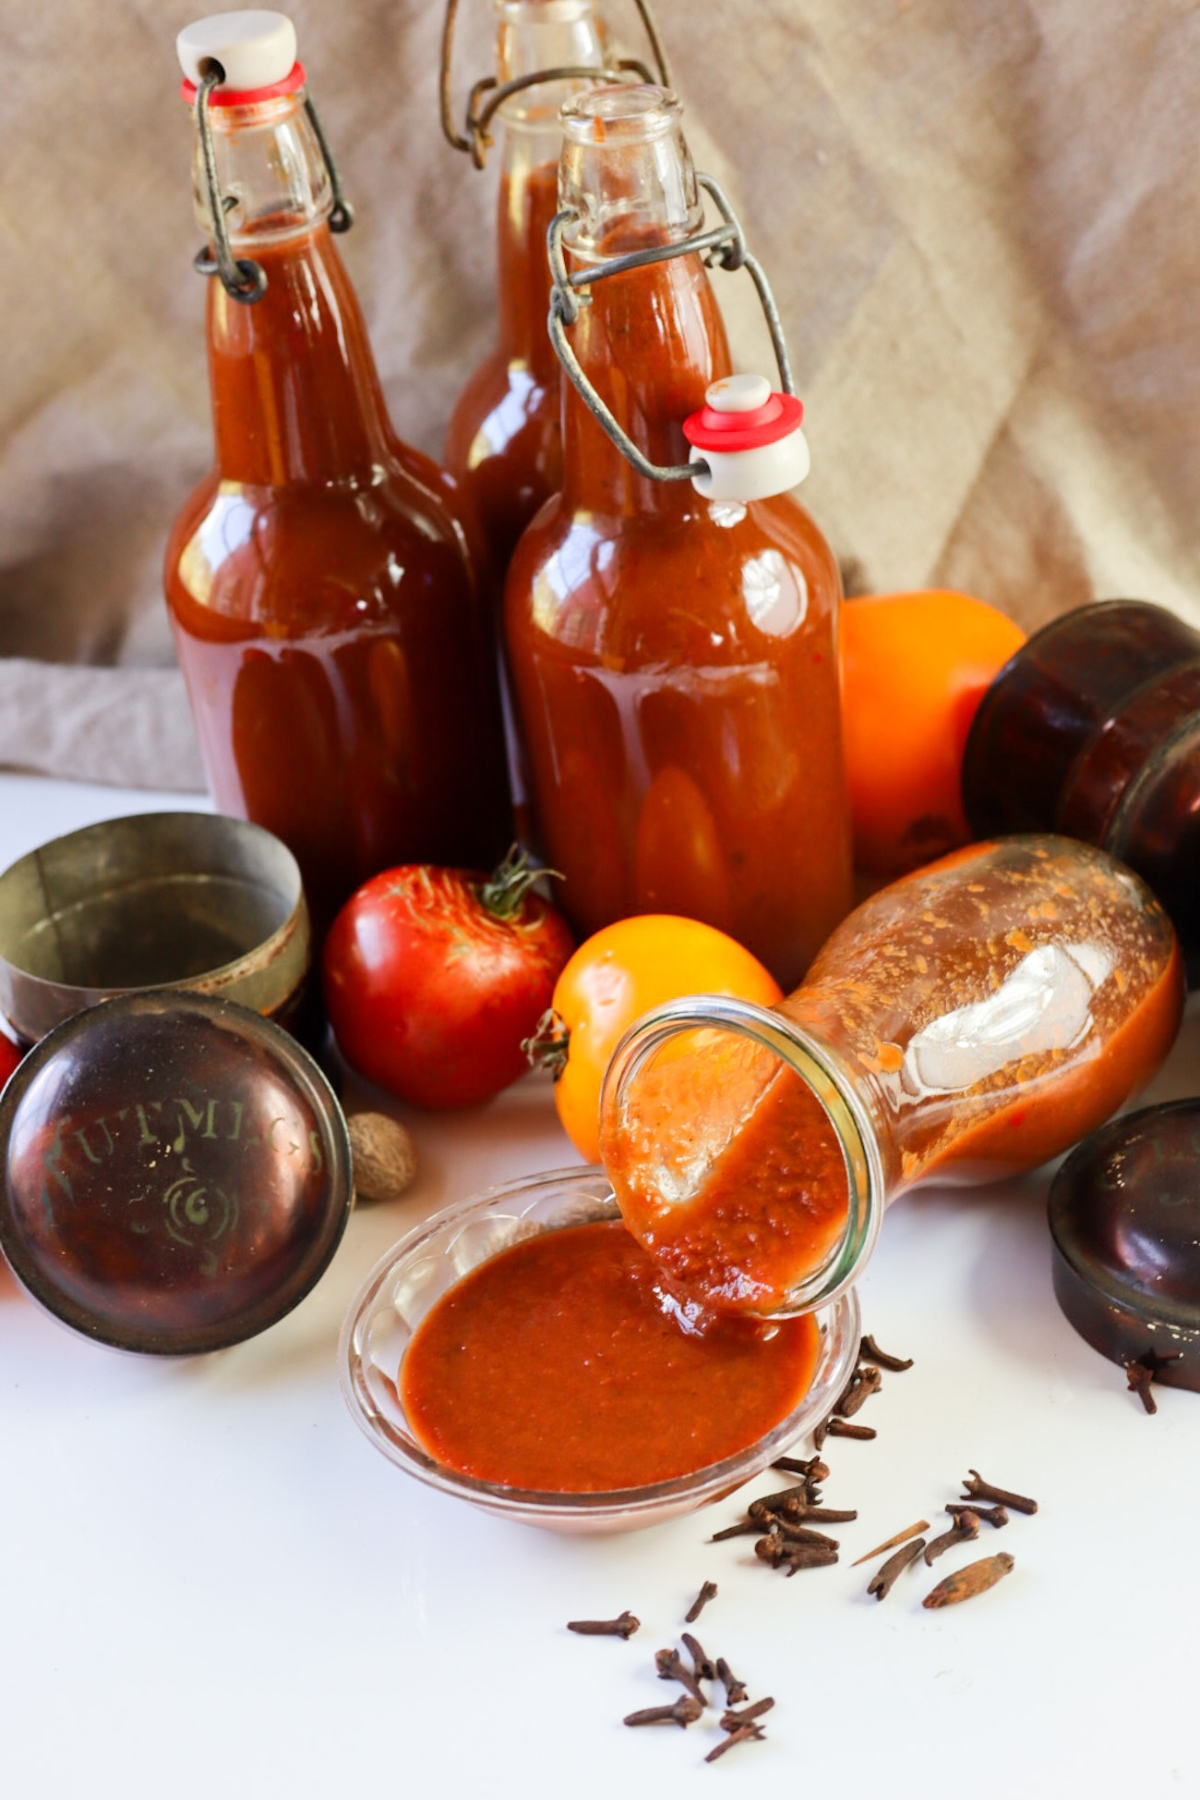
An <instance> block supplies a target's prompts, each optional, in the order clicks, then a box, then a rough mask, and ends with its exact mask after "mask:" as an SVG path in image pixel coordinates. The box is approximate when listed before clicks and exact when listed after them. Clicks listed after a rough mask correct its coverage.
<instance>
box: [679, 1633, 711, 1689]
mask: <svg viewBox="0 0 1200 1800" xmlns="http://www.w3.org/2000/svg"><path fill="white" fill-rule="evenodd" d="M679 1635H680V1637H681V1638H682V1639H683V1643H684V1646H685V1648H686V1650H687V1653H688V1655H689V1656H690V1657H691V1659H692V1671H693V1673H694V1675H695V1677H696V1680H697V1681H712V1680H714V1679H715V1677H716V1673H717V1671H716V1669H715V1668H714V1667H713V1664H712V1663H711V1662H710V1661H709V1659H708V1657H707V1656H706V1655H705V1654H704V1647H703V1645H702V1644H701V1642H700V1640H699V1638H694V1637H693V1636H692V1634H691V1632H690V1631H682V1632H680V1634H679Z"/></svg>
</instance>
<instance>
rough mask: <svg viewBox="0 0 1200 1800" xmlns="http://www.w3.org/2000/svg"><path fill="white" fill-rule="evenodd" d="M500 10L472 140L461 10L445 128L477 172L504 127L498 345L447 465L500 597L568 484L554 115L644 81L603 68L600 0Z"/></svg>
mask: <svg viewBox="0 0 1200 1800" xmlns="http://www.w3.org/2000/svg"><path fill="white" fill-rule="evenodd" d="M493 4H494V7H495V12H496V18H497V38H496V60H495V75H494V77H491V78H489V79H487V80H485V81H483V82H480V83H479V84H477V86H476V88H475V89H474V91H473V94H472V101H471V106H470V109H469V111H468V116H467V121H466V132H465V134H464V133H460V132H459V131H458V129H457V127H456V126H455V125H454V122H453V120H452V119H451V117H450V116H449V112H448V105H449V98H448V97H449V81H450V69H449V60H450V51H451V44H452V35H453V24H454V15H455V12H456V0H451V5H450V12H449V14H448V18H447V38H446V42H445V45H444V63H445V66H444V68H443V117H442V125H443V130H444V131H445V133H446V136H447V137H448V138H449V140H450V142H451V143H452V144H453V145H454V146H455V148H456V149H461V150H469V151H470V152H471V155H472V158H473V160H474V162H475V163H476V165H477V166H478V167H482V165H483V162H484V160H485V157H486V153H487V150H488V148H489V147H490V145H491V143H492V135H493V132H494V130H495V125H497V124H498V125H499V127H500V131H499V137H500V186H499V194H498V204H497V209H496V265H497V267H496V273H497V312H498V320H497V322H498V327H499V330H498V337H497V342H496V345H495V348H494V349H493V350H492V351H491V353H490V354H489V355H488V356H487V357H486V359H485V360H484V361H483V362H482V363H481V364H480V366H479V367H478V368H477V369H476V370H475V372H474V374H473V375H472V376H471V378H470V380H469V381H468V383H467V385H466V387H465V388H464V389H463V392H462V394H461V395H460V397H459V400H458V403H457V405H456V406H455V408H454V412H453V414H452V416H451V420H450V428H449V432H448V435H447V438H446V466H447V467H448V468H449V470H450V472H451V474H452V475H453V476H454V478H455V480H456V481H457V482H458V483H459V485H460V487H461V488H462V490H463V492H464V493H465V494H466V495H467V497H468V499H469V501H470V503H471V505H472V507H473V509H474V512H475V516H476V519H477V520H478V522H479V525H480V527H481V529H482V532H483V536H484V538H485V540H486V543H487V548H488V551H489V554H490V559H491V564H492V568H493V570H494V573H495V577H496V583H497V589H498V591H500V590H502V588H503V582H504V572H505V570H506V568H507V567H508V561H509V558H510V556H511V555H512V552H513V549H514V547H515V545H516V542H517V539H518V538H519V537H520V535H521V533H522V531H524V529H525V527H526V525H527V524H528V523H529V521H530V519H531V518H532V517H533V515H534V514H535V513H536V512H537V510H538V508H539V507H540V506H541V505H542V504H543V503H544V502H545V501H546V500H548V499H549V498H550V496H551V494H554V493H557V491H558V489H559V486H560V485H561V480H562V431H561V423H560V414H561V402H560V398H559V386H560V370H559V365H558V359H557V357H556V356H555V354H554V351H553V349H552V347H551V344H550V340H549V338H548V337H547V335H546V315H547V313H548V312H549V309H550V270H549V266H548V264H547V261H546V233H547V231H548V229H549V226H550V221H551V220H552V219H553V217H554V215H555V213H556V212H557V211H558V162H559V154H560V152H561V149H562V127H561V125H560V124H559V118H558V113H559V108H560V106H561V105H562V104H563V102H564V101H565V100H567V99H569V98H570V97H571V95H572V94H575V93H580V92H583V91H585V90H586V89H587V88H588V87H590V86H591V85H592V84H593V83H594V82H596V81H599V80H603V81H614V80H619V79H629V80H632V79H634V72H635V71H636V72H640V73H641V74H642V75H643V76H644V78H646V79H649V76H648V74H647V72H646V71H645V69H644V67H643V65H642V64H640V63H636V62H628V61H621V62H619V63H616V64H610V63H609V62H608V61H607V33H606V31H605V27H604V22H603V19H602V18H601V16H600V13H599V9H598V8H597V6H596V5H595V4H594V3H593V0H493ZM639 10H640V12H641V15H642V19H643V23H644V24H645V27H646V31H647V34H648V36H649V38H650V42H651V45H652V48H653V50H654V52H655V55H656V56H657V57H658V59H659V66H660V69H662V70H663V71H664V73H663V79H664V80H665V79H666V76H665V63H664V62H663V53H662V47H661V42H660V40H659V37H658V33H657V28H656V27H655V24H654V20H653V17H652V15H651V14H650V12H649V8H648V5H647V3H646V0H639Z"/></svg>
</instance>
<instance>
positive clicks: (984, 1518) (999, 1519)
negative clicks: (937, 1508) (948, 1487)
mask: <svg viewBox="0 0 1200 1800" xmlns="http://www.w3.org/2000/svg"><path fill="white" fill-rule="evenodd" d="M946 1511H947V1512H948V1513H952V1514H953V1516H954V1517H955V1518H956V1519H957V1518H958V1517H959V1516H960V1514H962V1513H965V1512H973V1513H974V1514H975V1517H976V1518H977V1519H978V1520H979V1521H980V1523H981V1524H983V1525H991V1526H992V1527H993V1528H994V1529H995V1530H996V1531H999V1530H1000V1528H1001V1526H1003V1525H1007V1524H1008V1514H1007V1512H1006V1511H1005V1509H1004V1508H1003V1507H1002V1506H971V1505H966V1506H964V1505H963V1504H962V1502H961V1501H959V1502H956V1503H955V1504H953V1505H951V1506H948V1507H947V1508H946Z"/></svg>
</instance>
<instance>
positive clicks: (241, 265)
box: [192, 62, 354, 306]
mask: <svg viewBox="0 0 1200 1800" xmlns="http://www.w3.org/2000/svg"><path fill="white" fill-rule="evenodd" d="M224 80H225V71H224V69H223V68H222V67H221V65H220V63H217V62H214V63H213V64H212V66H211V67H210V68H209V69H208V70H206V72H205V74H204V78H203V80H202V81H201V82H200V85H199V86H198V87H197V89H196V124H197V127H198V129H199V132H200V154H201V157H202V159H203V162H204V185H205V189H206V191H207V195H208V210H209V215H210V217H211V219H212V234H213V249H212V250H208V249H204V250H198V251H197V252H196V255H195V258H194V259H193V264H192V266H193V268H194V269H195V270H196V272H197V273H198V274H200V275H219V276H220V277H221V285H222V287H223V288H224V289H225V292H226V293H227V294H229V295H230V296H231V298H232V299H234V300H240V301H241V302H242V304H243V305H244V306H253V305H254V304H255V302H256V301H259V300H261V299H262V297H263V295H264V294H265V293H266V291H267V272H266V270H265V269H264V268H263V266H262V264H261V263H257V262H254V261H253V260H252V258H250V257H248V256H240V257H235V256H234V254H233V247H232V245H231V244H230V241H229V227H228V226H227V224H226V222H225V215H226V213H227V212H229V211H230V209H231V208H232V207H234V206H236V205H237V199H236V197H235V196H234V195H233V194H222V192H221V184H220V182H219V181H218V179H217V158H216V152H215V151H214V149H213V139H212V122H211V120H210V119H209V116H208V97H209V95H210V94H211V93H212V91H213V89H214V88H217V87H220V86H221V85H222V83H223V82H224ZM304 110H305V112H306V113H307V114H308V119H309V124H310V125H311V126H312V128H313V135H314V136H315V138H316V140H317V145H318V148H319V149H320V152H321V158H322V160H323V162H324V164H325V169H326V172H327V174H328V176H329V186H330V190H331V192H332V194H333V206H332V208H331V210H330V214H329V229H330V231H349V229H350V227H351V225H353V223H354V208H353V207H352V206H351V205H350V202H349V201H348V200H347V199H346V197H345V195H344V194H343V192H342V178H341V176H340V175H339V173H338V167H337V164H336V162H335V161H334V159H333V152H332V151H331V150H330V148H329V139H328V138H327V137H326V136H325V130H324V127H323V126H322V124H321V119H320V115H319V114H318V112H317V109H316V107H315V106H314V104H313V102H312V100H311V98H310V97H309V95H308V94H305V96H304Z"/></svg>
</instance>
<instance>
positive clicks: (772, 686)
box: [505, 231, 851, 985]
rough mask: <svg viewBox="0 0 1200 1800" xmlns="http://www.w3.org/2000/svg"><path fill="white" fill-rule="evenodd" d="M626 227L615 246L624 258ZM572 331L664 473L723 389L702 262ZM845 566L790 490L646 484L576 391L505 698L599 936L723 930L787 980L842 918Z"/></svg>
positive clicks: (721, 355)
mask: <svg viewBox="0 0 1200 1800" xmlns="http://www.w3.org/2000/svg"><path fill="white" fill-rule="evenodd" d="M632 247H633V246H632V244H631V242H630V241H629V232H628V231H624V232H622V234H621V235H620V240H619V242H617V243H615V244H614V245H612V246H610V247H609V248H611V249H612V250H614V251H616V250H619V251H622V252H624V251H626V250H628V249H630V248H632ZM590 294H591V299H590V304H588V305H587V306H585V307H584V308H582V309H581V312H580V315H579V320H578V322H577V324H576V325H575V326H574V327H572V344H573V347H574V349H575V352H576V354H577V356H578V357H579V360H580V362H581V363H582V365H583V367H584V369H585V370H586V371H587V373H588V375H589V377H590V378H591V379H592V380H593V382H594V383H595V385H596V387H597V389H598V391H599V392H600V394H601V396H602V398H603V399H605V401H606V402H607V403H608V404H609V405H610V407H611V408H612V409H613V411H614V412H615V413H616V415H617V417H618V418H619V419H620V420H621V422H622V423H623V424H624V425H625V427H626V429H627V430H629V431H630V433H631V435H632V436H633V437H634V439H635V441H636V442H637V443H638V444H639V446H640V447H641V448H642V449H644V450H645V452H646V453H647V454H648V455H649V456H650V457H651V458H652V459H654V460H655V461H658V462H665V463H680V462H684V461H686V460H687V445H686V442H685V440H684V438H683V433H682V423H683V420H684V419H685V418H686V417H687V416H688V414H689V413H691V412H693V411H695V410H696V409H697V408H699V407H700V406H702V405H703V403H704V395H705V390H706V388H707V387H708V385H709V383H710V382H712V381H714V380H715V379H717V378H718V377H719V376H722V375H725V374H727V373H728V372H729V369H730V363H729V353H728V348H727V345H726V340H725V332H724V328H723V325H722V323H721V319H720V315H719V312H718V309H717V305H716V300H715V297H714V295H713V292H712V289H711V286H710V283H709V280H708V276H707V274H706V273H705V271H704V269H703V267H702V266H701V264H700V261H699V259H698V258H697V257H694V256H683V257H678V258H676V259H674V260H671V261H668V262H664V263H658V264H654V265H651V266H649V267H646V268H643V269H640V270H637V271H634V272H632V273H630V274H627V275H618V276H613V277H608V278H605V279H604V280H602V281H599V282H597V283H596V284H595V285H594V286H593V287H592V289H591V290H590ZM839 594H840V584H839V578H838V572H837V569H836V566H835V564H834V561H833V557H832V555H831V553H830V551H829V548H828V546H827V545H826V544H825V542H824V540H823V538H822V537H821V535H820V533H819V532H818V530H817V528H816V526H815V525H814V524H813V522H812V520H811V519H810V518H809V517H808V515H807V513H805V512H804V510H803V508H801V507H800V506H799V505H798V504H797V502H796V501H795V500H794V499H793V498H792V497H790V496H782V497H780V498H777V499H773V500H765V501H756V502H752V503H750V504H749V505H742V504H741V503H721V502H708V501H705V500H702V499H701V498H700V496H699V495H698V494H697V493H696V492H695V490H694V489H693V488H692V486H691V483H690V482H673V483H659V482H654V481H650V480H647V479H645V478H644V477H642V476H640V475H638V474H637V473H636V472H635V470H634V469H633V468H632V467H631V466H630V464H629V463H628V462H626V460H625V459H624V457H623V456H622V455H621V453H620V452H619V451H618V450H616V448H615V447H614V446H613V445H612V444H611V443H610V442H609V440H608V438H607V437H606V436H605V435H604V433H603V432H602V430H601V429H600V427H599V426H598V425H597V424H596V423H595V421H594V420H593V419H592V418H591V416H590V414H589V413H588V412H587V410H586V408H585V407H584V405H583V402H582V401H581V400H580V399H579V398H578V397H577V395H576V394H575V393H574V390H573V389H571V388H570V387H569V386H564V477H563V491H562V493H561V494H560V495H558V496H556V498H555V499H554V500H553V501H551V503H550V504H549V505H548V506H547V507H546V508H545V509H544V510H543V511H542V512H541V513H540V514H539V515H538V517H537V518H536V519H535V520H534V522H533V524H532V525H531V526H530V527H529V529H528V531H527V532H526V533H525V536H524V537H523V538H522V540H521V542H520V544H519V545H518V548H517V551H516V553H515V555H514V558H513V562H512V565H511V567H510V570H509V579H508V588H507V593H506V607H505V611H506V627H507V635H508V646H509V654H510V662H511V668H512V676H513V682H514V688H515V691H516V695H517V700H518V706H519V713H520V720H521V725H522V731H523V735H524V740H525V745H526V749H527V753H528V758H529V764H530V769H531V773H532V780H533V790H534V798H535V804H536V809H537V813H538V817H539V820H540V824H541V829H542V834H543V838H544V842H545V846H546V853H547V857H548V860H549V861H550V862H551V863H552V864H553V866H554V867H556V868H558V869H560V870H561V871H562V872H563V875H564V877H565V880H564V883H563V886H562V888H561V891H560V900H561V904H562V905H563V907H564V909H565V910H566V911H567V913H568V914H569V916H570V917H571V919H572V921H573V923H574V924H575V926H576V928H577V930H578V931H579V932H580V933H581V934H586V933H590V932H593V931H595V930H597V929H599V928H600V927H601V926H603V925H606V924H609V923H611V922H612V921H613V920H614V919H618V918H623V917H626V916H628V915H630V914H632V913H636V912H647V911H651V912H673V913H683V914H686V915H688V916H690V917H693V918H698V919H701V920H703V921H705V922H706V923H708V924H711V925H715V926H717V927H718V928H719V929H721V930H723V931H727V932H729V933H730V934H731V935H732V936H734V937H736V938H737V939H738V940H739V942H741V943H743V944H745V945H746V947H747V948H748V949H750V950H751V951H752V952H753V953H754V954H755V955H756V956H757V957H758V958H759V959H760V960H761V961H763V962H765V963H766V965H767V967H768V968H769V969H770V970H771V972H772V974H773V975H775V976H776V978H777V979H778V980H780V981H781V982H782V983H783V984H784V985H788V984H789V983H791V982H794V981H796V980H797V979H798V978H799V976H800V975H801V974H802V973H803V971H804V969H805V968H806V967H807V965H808V963H809V962H810V961H811V959H812V957H813V955H814V954H815V953H816V950H817V948H818V946H819V945H820V943H821V942H822V940H823V939H824V938H825V937H826V936H827V935H828V933H829V931H830V930H831V929H832V928H833V926H834V925H836V924H837V922H838V920H839V919H841V918H842V917H843V916H844V914H845V912H846V911H847V909H848V907H849V905H850V899H851V888H850V844H849V830H848V822H847V810H846V800H845V790H844V778H843V771H842V759H841V735H840V718H839V698H838V665H837V643H836V619H837V604H838V599H839Z"/></svg>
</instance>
